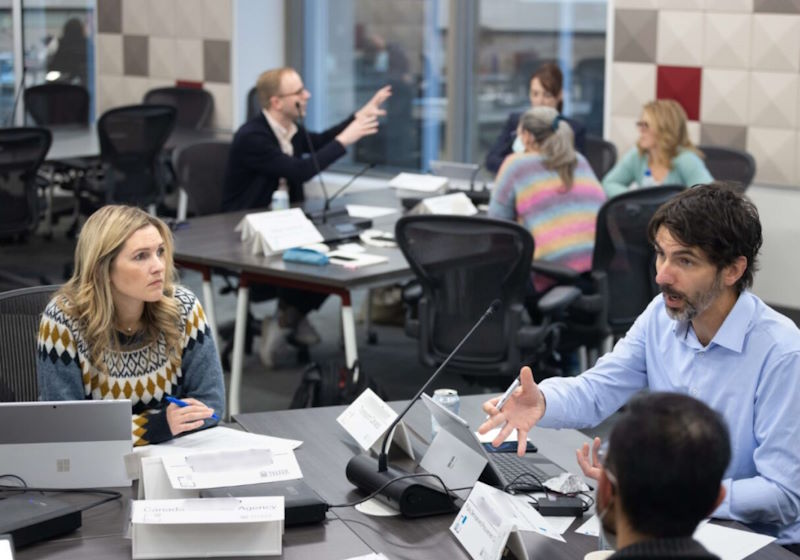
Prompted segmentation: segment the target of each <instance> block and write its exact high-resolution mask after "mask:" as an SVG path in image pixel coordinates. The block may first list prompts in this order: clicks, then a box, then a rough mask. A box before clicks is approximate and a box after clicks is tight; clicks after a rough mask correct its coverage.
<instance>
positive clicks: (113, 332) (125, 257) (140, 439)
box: [37, 206, 225, 445]
mask: <svg viewBox="0 0 800 560" xmlns="http://www.w3.org/2000/svg"><path fill="white" fill-rule="evenodd" d="M172 252H173V247H172V234H171V232H170V231H169V228H168V227H167V226H166V224H164V222H162V221H161V220H159V219H158V218H154V217H152V216H150V215H148V214H147V213H145V212H143V211H142V210H140V209H138V208H133V207H130V206H105V207H103V208H101V209H100V210H98V211H97V212H95V213H94V214H93V215H92V216H91V217H90V218H89V219H88V220H87V221H86V224H85V225H84V227H83V230H82V231H81V235H80V239H79V240H78V245H77V247H76V249H75V272H74V274H73V276H72V278H71V279H70V280H69V281H68V282H67V283H66V284H65V285H64V286H63V287H62V288H61V289H60V290H59V291H58V292H57V293H56V295H55V296H54V297H53V299H52V300H51V301H50V303H49V304H48V305H47V308H46V309H45V311H44V314H43V315H42V321H41V324H40V326H39V340H38V356H39V359H38V368H37V369H38V379H39V398H40V399H42V400H80V399H130V400H131V404H132V407H133V410H132V412H133V416H132V434H133V442H134V445H144V444H148V443H157V442H160V441H165V440H168V439H170V438H172V437H174V436H177V435H179V434H181V433H184V432H188V431H191V430H197V429H200V428H205V427H208V426H211V425H213V424H215V423H216V421H215V420H213V419H212V418H211V416H212V414H214V412H215V411H216V413H217V415H218V416H221V415H222V413H223V407H224V402H225V389H224V385H223V381H222V368H221V366H220V361H219V356H218V355H217V350H216V347H215V345H214V340H213V339H212V338H211V335H210V329H209V328H208V325H207V324H206V317H205V314H204V313H203V308H202V307H201V305H200V303H199V302H198V301H197V298H196V297H195V296H194V294H192V292H190V291H189V290H187V289H186V288H183V287H181V286H178V285H176V284H174V276H175V269H174V265H173V262H172ZM167 395H171V396H174V397H176V398H179V399H182V400H183V401H186V402H187V403H189V406H186V407H184V408H181V407H178V406H177V405H175V404H168V403H167V401H166V399H165V397H166V396H167Z"/></svg>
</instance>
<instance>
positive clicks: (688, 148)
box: [603, 99, 713, 198]
mask: <svg viewBox="0 0 800 560" xmlns="http://www.w3.org/2000/svg"><path fill="white" fill-rule="evenodd" d="M636 126H637V127H638V128H639V140H638V142H637V143H636V147H635V148H631V149H630V151H629V152H628V153H626V154H625V155H624V156H623V157H622V159H621V160H620V161H618V162H617V164H616V165H615V166H614V167H613V168H612V169H611V171H609V172H608V173H607V174H606V176H605V177H603V188H604V189H605V191H606V194H607V195H608V197H609V198H611V197H612V196H616V195H618V194H622V193H624V192H627V191H628V189H630V188H639V187H641V188H645V187H655V186H658V185H684V186H687V187H691V186H693V185H696V184H698V183H710V182H712V181H713V178H712V177H711V173H709V172H708V169H707V168H706V165H705V163H703V154H702V153H701V152H700V151H699V150H698V149H697V148H696V147H695V146H694V144H692V141H691V140H689V134H688V132H687V130H686V113H685V112H684V110H683V107H681V106H680V105H679V104H678V103H677V102H676V101H673V100H672V99H658V100H656V101H651V102H650V103H647V104H646V105H645V106H644V108H643V109H642V117H641V119H640V120H639V121H638V122H637V123H636Z"/></svg>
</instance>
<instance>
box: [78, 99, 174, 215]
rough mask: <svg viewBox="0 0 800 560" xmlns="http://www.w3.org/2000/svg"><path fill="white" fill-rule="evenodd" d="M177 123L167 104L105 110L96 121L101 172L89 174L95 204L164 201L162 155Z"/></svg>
mask: <svg viewBox="0 0 800 560" xmlns="http://www.w3.org/2000/svg"><path fill="white" fill-rule="evenodd" d="M174 124H175V109H174V108H173V107H170V106H167V105H128V106H126V107H119V108H117V109H111V110H110V111H106V112H105V113H103V116H101V117H100V120H99V121H98V122H97V134H98V136H99V138H100V161H101V164H102V173H95V174H89V175H87V177H86V186H87V189H88V192H89V194H90V195H91V196H92V197H93V198H94V199H95V200H94V201H93V202H94V203H95V205H100V206H102V205H103V204H114V203H116V204H131V205H135V206H140V207H146V206H149V205H154V204H158V203H159V202H161V201H162V199H163V197H164V185H163V180H162V175H161V173H160V172H159V168H158V162H159V155H160V154H161V151H162V149H163V148H164V144H165V143H166V141H167V138H168V137H169V135H170V132H172V128H173V126H174Z"/></svg>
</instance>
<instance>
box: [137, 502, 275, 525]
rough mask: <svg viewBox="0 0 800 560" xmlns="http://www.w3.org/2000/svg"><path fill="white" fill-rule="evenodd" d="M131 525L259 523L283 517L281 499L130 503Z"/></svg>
mask: <svg viewBox="0 0 800 560" xmlns="http://www.w3.org/2000/svg"><path fill="white" fill-rule="evenodd" d="M132 503H133V505H132V511H131V523H143V524H148V525H149V524H162V525H185V524H190V523H260V522H262V521H280V520H282V519H283V517H284V507H283V496H268V497H246V498H189V499H185V500H134V501H133V502H132Z"/></svg>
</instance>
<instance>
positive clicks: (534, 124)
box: [519, 107, 578, 190]
mask: <svg viewBox="0 0 800 560" xmlns="http://www.w3.org/2000/svg"><path fill="white" fill-rule="evenodd" d="M519 125H520V127H521V128H522V130H524V131H525V132H528V133H530V134H532V135H533V138H534V139H535V140H536V143H537V144H538V145H539V153H540V154H541V155H542V156H543V158H544V166H545V167H546V168H547V169H551V170H553V171H555V172H556V173H558V177H559V178H560V179H561V182H562V183H564V188H566V189H567V190H569V189H571V188H572V181H573V178H574V175H575V166H577V165H578V156H576V155H575V140H574V135H573V133H572V127H571V126H569V124H567V121H565V120H564V118H563V117H562V116H561V115H560V114H559V112H558V111H556V110H555V109H554V108H552V107H533V108H532V109H528V110H527V111H526V112H525V114H523V115H522V117H520V119H519Z"/></svg>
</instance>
